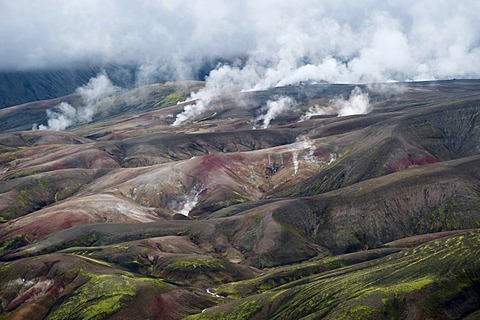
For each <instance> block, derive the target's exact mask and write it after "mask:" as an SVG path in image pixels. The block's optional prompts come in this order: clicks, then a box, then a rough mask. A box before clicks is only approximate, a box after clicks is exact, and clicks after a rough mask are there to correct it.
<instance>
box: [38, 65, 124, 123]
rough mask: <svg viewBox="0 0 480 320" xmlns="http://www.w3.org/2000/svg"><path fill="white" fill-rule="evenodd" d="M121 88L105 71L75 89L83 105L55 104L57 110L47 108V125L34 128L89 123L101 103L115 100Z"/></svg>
mask: <svg viewBox="0 0 480 320" xmlns="http://www.w3.org/2000/svg"><path fill="white" fill-rule="evenodd" d="M119 90H120V88H118V87H116V86H114V85H113V84H112V82H111V81H110V79H109V78H108V76H107V75H106V74H105V73H100V74H98V75H97V76H96V77H94V78H91V79H90V80H89V81H88V83H87V84H86V85H84V86H82V87H79V88H77V90H75V92H76V93H78V94H79V95H80V97H81V100H82V105H80V106H79V107H77V108H74V107H73V106H71V105H70V104H69V103H67V102H62V103H60V104H59V105H57V106H55V109H56V111H53V110H50V109H49V110H47V111H46V112H47V116H48V120H47V125H43V124H41V125H37V124H34V125H33V126H32V130H54V131H60V130H65V129H67V128H68V127H70V126H73V125H77V124H83V123H89V122H91V121H92V119H93V116H94V115H95V114H96V112H97V111H98V109H99V107H100V106H101V105H109V104H111V103H112V102H113V95H114V94H115V93H117V92H119Z"/></svg>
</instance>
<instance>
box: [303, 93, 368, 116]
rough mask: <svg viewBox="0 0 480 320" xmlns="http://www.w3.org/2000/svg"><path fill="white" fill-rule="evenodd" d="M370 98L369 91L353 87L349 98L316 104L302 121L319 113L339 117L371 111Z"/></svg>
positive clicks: (339, 98)
mask: <svg viewBox="0 0 480 320" xmlns="http://www.w3.org/2000/svg"><path fill="white" fill-rule="evenodd" d="M370 109H371V108H370V99H369V97H368V93H364V92H362V89H360V88H359V87H355V88H353V90H352V92H350V96H349V97H348V99H347V100H345V99H344V98H343V97H341V96H340V97H338V98H335V99H331V100H330V102H329V104H328V105H327V106H321V105H315V106H313V107H310V109H309V110H308V111H307V113H306V114H304V115H303V116H302V117H301V118H300V121H305V120H309V119H310V118H311V117H313V116H317V115H333V114H336V115H338V116H339V117H344V116H350V115H354V114H366V113H368V112H370Z"/></svg>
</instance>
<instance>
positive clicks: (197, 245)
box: [0, 80, 480, 319]
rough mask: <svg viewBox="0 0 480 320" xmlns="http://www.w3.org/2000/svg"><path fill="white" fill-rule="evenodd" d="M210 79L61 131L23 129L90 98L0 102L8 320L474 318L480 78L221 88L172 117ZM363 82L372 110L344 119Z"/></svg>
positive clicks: (0, 211)
mask: <svg viewBox="0 0 480 320" xmlns="http://www.w3.org/2000/svg"><path fill="white" fill-rule="evenodd" d="M202 86H203V83H201V82H180V83H164V84H155V85H150V86H146V87H140V88H136V89H132V90H120V91H115V92H113V93H112V94H111V96H109V97H108V99H106V100H103V101H102V102H100V103H99V104H98V105H96V106H95V108H94V109H93V110H94V113H93V114H92V117H91V121H84V122H77V123H75V124H74V125H73V126H71V127H69V128H68V129H67V131H59V132H57V131H48V130H36V131H35V130H33V131H32V130H28V129H30V128H32V126H33V124H34V122H36V123H37V124H46V123H47V120H48V117H49V114H47V112H46V111H47V110H57V111H56V112H60V110H61V109H59V107H58V104H59V103H60V102H68V103H69V104H71V106H72V107H73V108H75V110H77V112H80V111H81V110H82V108H85V105H84V101H83V100H82V99H83V98H82V97H81V96H80V95H79V94H75V95H71V96H66V97H58V98H55V99H54V100H47V101H39V102H33V103H29V104H24V105H19V106H13V107H10V108H6V109H3V110H0V123H1V125H0V132H1V133H0V221H1V224H0V279H1V280H0V292H1V294H0V316H1V317H4V318H21V317H29V318H32V319H34V318H38V319H42V318H68V317H72V316H73V314H74V313H78V312H83V313H81V317H86V318H88V317H90V316H92V315H93V314H98V315H99V317H100V318H106V317H112V318H119V319H120V318H125V317H128V318H139V319H143V318H149V317H153V318H163V319H179V318H182V317H186V316H188V315H192V316H193V317H194V318H195V317H198V318H229V317H237V318H245V317H247V318H259V319H272V318H279V319H282V318H302V317H305V318H309V317H310V318H332V319H340V318H341V319H343V318H352V319H355V318H379V319H389V318H392V317H393V318H398V317H404V318H412V319H424V318H460V317H464V318H466V317H468V316H470V318H472V319H473V318H475V316H476V315H478V312H479V311H478V307H476V306H478V301H480V300H479V298H478V297H479V291H478V283H479V282H478V281H479V278H478V276H479V268H478V267H479V265H478V261H477V258H476V257H477V256H478V252H477V251H478V250H477V249H478V243H477V242H478V240H479V237H478V232H477V231H476V230H475V228H477V227H478V226H479V224H480V201H479V199H480V193H479V192H480V149H479V145H478V143H477V142H478V140H479V138H480V136H479V135H480V129H479V128H480V117H479V115H480V81H476V80H469V81H440V82H425V83H404V84H385V85H381V86H379V85H377V86H375V85H372V86H360V89H354V87H355V86H351V85H330V84H302V85H298V86H287V87H282V88H274V89H271V90H266V91H253V92H244V93H238V94H228V95H222V96H218V97H217V98H215V100H214V102H213V107H211V108H210V109H208V108H207V109H206V110H204V112H203V113H200V114H196V115H195V116H193V117H192V118H190V119H188V120H187V121H186V122H185V123H183V124H182V125H179V126H172V124H173V123H174V121H175V119H176V115H178V114H179V113H180V112H182V111H183V110H184V108H185V106H186V105H188V104H189V102H181V100H183V99H185V98H186V97H187V96H188V94H189V92H190V91H192V90H198V89H200V88H201V87H202ZM352 90H362V92H363V93H365V94H366V93H368V95H369V108H370V109H371V111H370V113H368V114H359V115H348V116H342V117H338V116H337V115H336V112H338V110H334V109H332V108H333V107H332V106H334V105H335V101H337V102H338V101H343V103H347V102H348V100H347V98H346V97H348V96H349V94H351V92H352ZM339 95H343V98H342V96H339ZM286 96H288V97H290V98H291V99H293V100H295V103H292V104H291V105H290V106H288V107H287V108H285V109H284V110H283V111H282V112H280V113H278V114H277V115H276V116H275V117H273V118H272V119H271V121H270V124H269V126H268V128H261V126H262V119H265V117H267V115H268V112H269V109H268V106H269V105H270V106H271V105H272V104H271V103H269V102H271V101H277V102H278V101H280V98H279V97H286ZM82 101H83V102H82ZM319 108H323V110H324V111H325V110H326V111H325V112H323V113H326V114H320V113H317V114H313V115H311V116H310V117H309V119H308V118H306V117H305V115H306V114H308V112H311V111H312V110H318V109H319ZM270 114H273V113H270ZM50 116H51V114H50ZM29 265H32V266H35V267H34V268H33V269H32V271H28V270H27V268H28V266H29ZM390 274H392V275H393V276H389V275H390ZM447 275H448V276H447ZM212 288H215V289H212ZM102 290H103V291H102ZM105 290H106V291H111V292H112V294H110V295H107V296H105V294H106V293H105V292H104V291H105ZM86 291H92V292H95V294H94V295H93V298H92V299H91V300H88V299H87V300H85V299H84V298H85V293H86ZM227 295H228V297H225V296H227ZM185 300H188V301H189V302H188V303H183V302H184V301H185ZM74 305H77V306H78V308H74V307H72V306H74ZM142 305H145V306H147V307H145V308H144V309H142V308H141V306H142ZM214 305H219V306H218V307H213V306H214ZM210 307H213V308H210ZM205 308H208V309H207V310H205V312H203V313H202V310H203V309H205ZM37 310H40V311H38V312H37ZM80 310H84V311H80ZM79 314H80V313H79Z"/></svg>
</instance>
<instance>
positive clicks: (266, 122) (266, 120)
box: [255, 96, 295, 129]
mask: <svg viewBox="0 0 480 320" xmlns="http://www.w3.org/2000/svg"><path fill="white" fill-rule="evenodd" d="M294 103H295V101H294V100H293V99H292V98H290V97H285V96H281V97H279V98H277V99H276V100H268V101H267V113H266V114H262V115H260V116H258V117H257V119H255V122H259V121H263V124H262V129H266V128H268V127H269V126H270V122H271V121H272V120H273V119H275V118H276V117H277V116H279V115H280V114H282V113H283V112H285V111H286V110H288V109H290V108H291V107H292V106H293V105H294Z"/></svg>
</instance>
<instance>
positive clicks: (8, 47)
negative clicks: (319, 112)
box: [0, 0, 480, 87]
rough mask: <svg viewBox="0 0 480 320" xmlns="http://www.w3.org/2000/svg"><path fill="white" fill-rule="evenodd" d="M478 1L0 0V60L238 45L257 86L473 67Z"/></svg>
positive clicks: (423, 75)
mask: <svg viewBox="0 0 480 320" xmlns="http://www.w3.org/2000/svg"><path fill="white" fill-rule="evenodd" d="M479 12H480V1H477V0H472V1H468V0H461V1H459V0H427V1H419V0H411V1H408V0H402V1H400V0H398V1H387V0H378V1H376V0H363V1H357V0H352V1H338V0H330V1H319V0H296V1H273V0H244V1H238V0H195V1H193V0H151V1H147V0H144V1H142V0H140V1H139V0H136V1H131V0H0V70H5V69H31V68H48V67H53V66H59V65H60V66H63V65H68V64H71V63H78V62H85V61H88V62H94V63H135V64H138V65H142V70H143V72H144V73H145V75H146V76H148V74H149V73H155V72H161V70H162V67H163V66H164V65H165V64H166V65H170V66H174V68H175V70H176V72H177V73H178V75H179V77H188V75H189V72H190V71H191V69H192V68H191V65H195V63H196V62H198V61H199V60H201V59H202V58H203V57H226V58H233V57H236V56H240V57H242V58H244V59H248V62H247V64H246V66H245V65H242V66H239V67H238V68H235V70H233V71H235V72H237V73H238V72H240V73H243V74H240V75H238V78H240V79H242V81H245V79H244V78H245V77H250V76H252V74H253V76H254V77H256V79H255V80H252V83H249V84H248V85H250V86H257V87H268V86H274V85H279V84H288V83H295V82H298V81H303V80H308V79H310V78H312V79H314V80H327V81H333V82H350V81H351V82H365V81H379V80H405V79H417V80H420V79H434V78H435V79H442V78H452V77H457V78H460V77H466V78H472V77H480V32H479V30H480V18H479V14H478V13H479ZM228 71H229V72H230V71H232V70H228ZM229 77H232V76H231V75H230V76H229ZM235 79H237V78H235Z"/></svg>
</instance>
